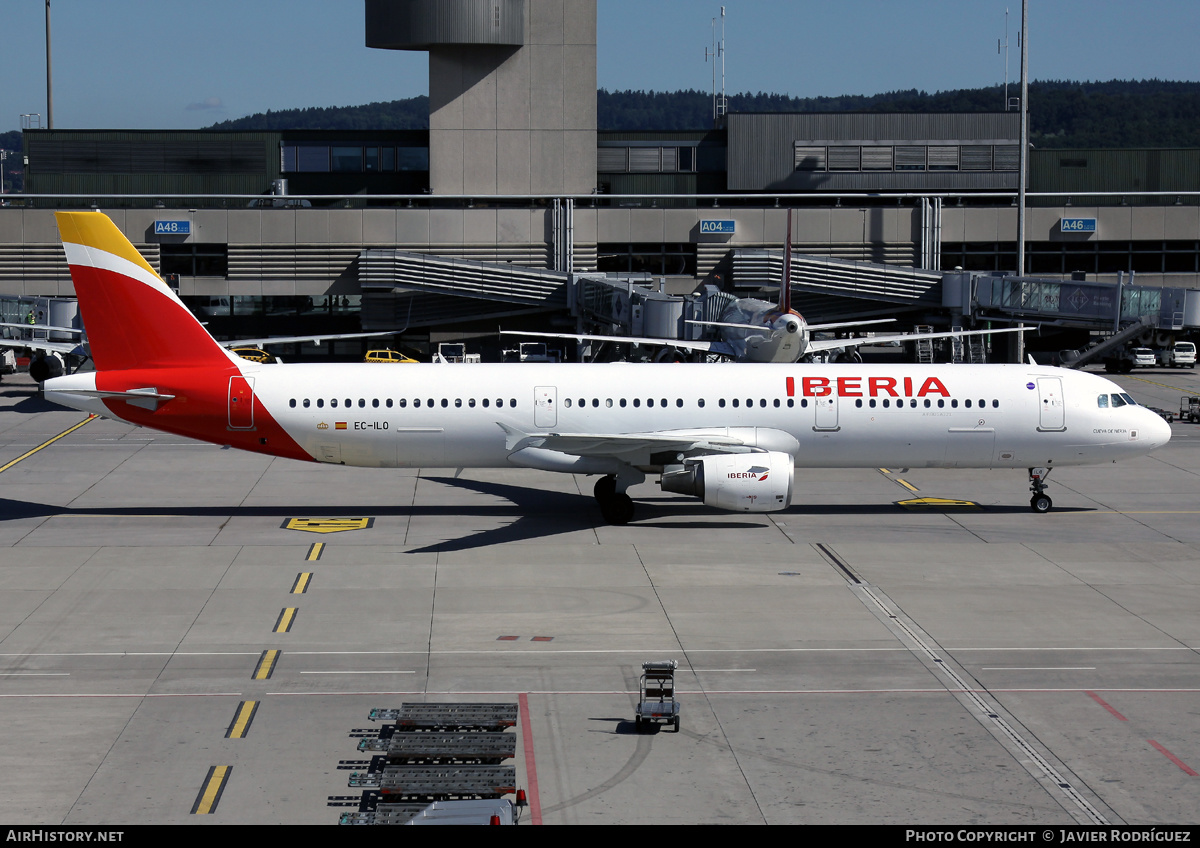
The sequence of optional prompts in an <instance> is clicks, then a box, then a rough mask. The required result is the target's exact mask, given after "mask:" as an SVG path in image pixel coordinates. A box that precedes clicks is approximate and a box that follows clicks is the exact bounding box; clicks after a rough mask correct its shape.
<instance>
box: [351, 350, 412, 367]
mask: <svg viewBox="0 0 1200 848" xmlns="http://www.w3.org/2000/svg"><path fill="white" fill-rule="evenodd" d="M416 361H417V360H415V359H411V358H409V357H407V356H405V355H404V354H402V353H397V352H396V351H394V350H387V349H384V350H368V351H367V358H366V359H364V360H363V362H396V363H399V364H401V365H408V364H410V363H415V362H416Z"/></svg>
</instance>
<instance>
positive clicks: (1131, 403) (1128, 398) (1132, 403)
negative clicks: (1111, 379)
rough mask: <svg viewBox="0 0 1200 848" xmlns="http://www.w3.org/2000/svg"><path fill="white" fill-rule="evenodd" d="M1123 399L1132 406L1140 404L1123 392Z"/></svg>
mask: <svg viewBox="0 0 1200 848" xmlns="http://www.w3.org/2000/svg"><path fill="white" fill-rule="evenodd" d="M1121 398H1122V399H1123V400H1124V401H1125V402H1126V403H1127V404H1129V405H1130V406H1137V405H1138V402H1137V401H1136V400H1134V399H1133V398H1132V397H1130V396H1129V395H1128V394H1126V393H1125V392H1121Z"/></svg>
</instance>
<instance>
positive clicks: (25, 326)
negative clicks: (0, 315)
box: [0, 321, 83, 336]
mask: <svg viewBox="0 0 1200 848" xmlns="http://www.w3.org/2000/svg"><path fill="white" fill-rule="evenodd" d="M0 327H11V328H13V329H14V330H45V331H47V332H55V333H67V334H68V335H72V336H82V335H83V330H76V329H75V328H74V327H56V326H54V325H53V324H13V323H10V322H8V321H0Z"/></svg>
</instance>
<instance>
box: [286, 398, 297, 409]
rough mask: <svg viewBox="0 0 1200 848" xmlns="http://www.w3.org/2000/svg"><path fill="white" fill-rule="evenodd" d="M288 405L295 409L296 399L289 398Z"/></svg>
mask: <svg viewBox="0 0 1200 848" xmlns="http://www.w3.org/2000/svg"><path fill="white" fill-rule="evenodd" d="M288 406H290V407H291V408H292V409H295V408H296V399H295V398H292V399H291V400H289V401H288Z"/></svg>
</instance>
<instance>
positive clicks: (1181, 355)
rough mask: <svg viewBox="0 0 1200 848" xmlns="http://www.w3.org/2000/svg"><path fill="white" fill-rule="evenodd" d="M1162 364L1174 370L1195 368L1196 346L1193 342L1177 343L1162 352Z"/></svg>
mask: <svg viewBox="0 0 1200 848" xmlns="http://www.w3.org/2000/svg"><path fill="white" fill-rule="evenodd" d="M1162 364H1163V365H1169V366H1170V367H1172V368H1195V367H1196V345H1195V344H1193V343H1192V342H1175V344H1174V345H1172V346H1171V347H1170V348H1168V349H1166V350H1164V351H1163V352H1162Z"/></svg>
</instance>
